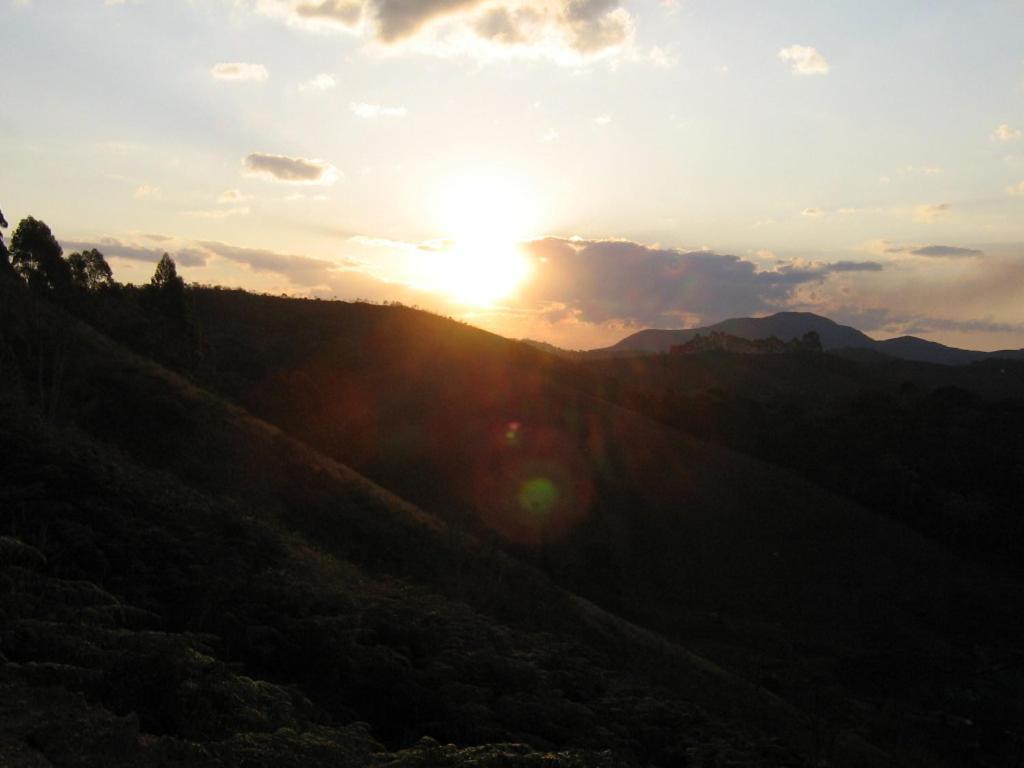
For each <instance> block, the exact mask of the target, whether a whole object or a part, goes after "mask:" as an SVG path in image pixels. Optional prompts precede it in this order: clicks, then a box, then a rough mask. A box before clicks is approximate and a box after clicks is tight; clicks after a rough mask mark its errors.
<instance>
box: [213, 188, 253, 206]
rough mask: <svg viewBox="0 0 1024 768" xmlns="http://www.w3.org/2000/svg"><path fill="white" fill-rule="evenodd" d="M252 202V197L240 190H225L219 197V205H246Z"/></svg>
mask: <svg viewBox="0 0 1024 768" xmlns="http://www.w3.org/2000/svg"><path fill="white" fill-rule="evenodd" d="M247 200H252V195H246V194H244V193H243V192H242V191H241V190H238V189H225V190H224V191H223V192H221V193H220V195H219V196H218V197H217V202H218V203H244V202H246V201H247Z"/></svg>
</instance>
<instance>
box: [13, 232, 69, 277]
mask: <svg viewBox="0 0 1024 768" xmlns="http://www.w3.org/2000/svg"><path fill="white" fill-rule="evenodd" d="M63 254H64V251H63V249H62V248H61V247H60V243H58V242H57V238H55V237H54V236H53V233H52V232H51V231H50V228H49V227H48V226H46V224H45V223H43V222H41V221H39V220H38V219H34V218H32V217H31V216H29V217H27V218H25V219H22V220H21V223H19V224H18V228H17V229H15V230H14V235H13V236H12V237H11V262H12V264H13V265H14V268H15V270H17V272H18V274H20V275H21V276H22V278H24V280H25V281H26V282H27V283H28V284H29V286H30V287H31V288H33V289H35V290H37V291H60V290H64V289H65V288H67V287H68V286H70V285H71V268H70V267H69V266H68V263H67V262H66V261H64V259H63V258H62V257H63Z"/></svg>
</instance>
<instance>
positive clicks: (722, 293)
mask: <svg viewBox="0 0 1024 768" xmlns="http://www.w3.org/2000/svg"><path fill="white" fill-rule="evenodd" d="M525 249H526V251H527V253H528V254H529V255H530V256H532V258H533V261H534V270H535V278H534V279H533V280H532V281H531V282H530V284H529V285H528V286H526V287H525V288H524V291H523V294H524V297H525V298H527V299H528V300H531V301H536V302H539V303H551V304H554V305H558V306H560V307H562V310H561V311H562V312H569V313H572V314H574V315H575V316H576V317H577V318H578V319H579V320H582V321H586V322H593V323H603V322H609V321H620V322H626V323H635V324H640V325H655V324H671V323H674V322H675V321H677V320H678V318H680V317H684V316H693V315H698V316H700V317H701V318H702V320H704V321H712V320H715V319H723V318H726V317H734V316H737V315H749V314H754V313H758V312H766V311H770V310H775V309H778V308H780V307H782V306H785V305H786V303H787V302H788V301H789V300H790V299H791V298H792V296H793V292H794V290H795V289H796V288H797V287H799V286H801V285H805V284H808V283H817V282H821V281H823V280H824V279H825V278H826V277H827V276H828V275H830V274H833V273H837V272H855V271H870V272H877V271H879V270H881V269H882V265H880V264H878V263H876V262H849V261H846V262H838V263H836V264H827V263H800V264H794V263H780V264H777V265H776V266H775V268H773V269H770V270H759V269H758V267H757V266H756V265H755V264H754V263H753V262H750V261H746V260H744V259H741V258H739V257H737V256H728V255H722V254H717V253H712V252H708V251H690V252H686V251H678V250H672V249H662V248H651V247H648V246H644V245H640V244H638V243H633V242H629V241H621V240H564V239H560V238H546V239H543V240H536V241H533V242H531V243H528V244H526V246H525Z"/></svg>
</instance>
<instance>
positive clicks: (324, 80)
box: [299, 72, 338, 92]
mask: <svg viewBox="0 0 1024 768" xmlns="http://www.w3.org/2000/svg"><path fill="white" fill-rule="evenodd" d="M337 84H338V83H337V81H336V80H335V79H334V77H333V76H331V75H329V74H327V73H326V72H321V73H320V74H319V75H316V76H315V77H311V78H310V79H309V80H306V81H305V82H304V83H299V90H300V91H321V92H322V91H329V90H331V89H332V88H334V87H335V86H336V85H337Z"/></svg>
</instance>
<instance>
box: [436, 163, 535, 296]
mask: <svg viewBox="0 0 1024 768" xmlns="http://www.w3.org/2000/svg"><path fill="white" fill-rule="evenodd" d="M435 204H436V206H437V217H438V221H439V222H440V223H441V225H442V227H443V231H444V233H445V240H444V241H442V242H441V243H439V244H438V246H437V248H436V250H432V251H430V252H429V253H428V254H427V255H428V257H429V258H426V259H424V275H423V279H422V280H421V281H420V282H421V285H422V287H424V288H426V289H428V290H432V291H436V292H437V293H443V294H445V295H446V296H448V297H449V298H451V299H453V300H455V301H457V302H460V303H463V304H470V305H474V306H490V305H492V304H493V303H494V302H496V301H499V300H500V299H505V298H508V297H509V296H511V295H512V294H514V293H515V291H516V290H517V289H518V288H519V287H520V286H521V285H522V283H523V282H524V281H525V280H526V278H527V277H528V276H529V274H530V263H529V260H528V259H527V258H526V256H525V255H524V254H523V252H522V251H521V249H520V243H521V242H523V241H524V240H526V239H527V238H529V237H531V236H533V235H534V233H535V230H534V227H535V222H536V218H535V211H534V208H533V204H532V199H531V196H530V195H529V194H528V192H527V188H526V186H525V185H524V184H523V183H522V182H521V181H520V180H518V179H516V178H514V177H511V176H499V175H489V176H485V175H473V176H465V177H460V178H458V179H454V180H452V181H450V182H448V183H447V184H445V185H444V186H442V187H441V189H440V190H439V192H438V194H437V196H436V198H435Z"/></svg>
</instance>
